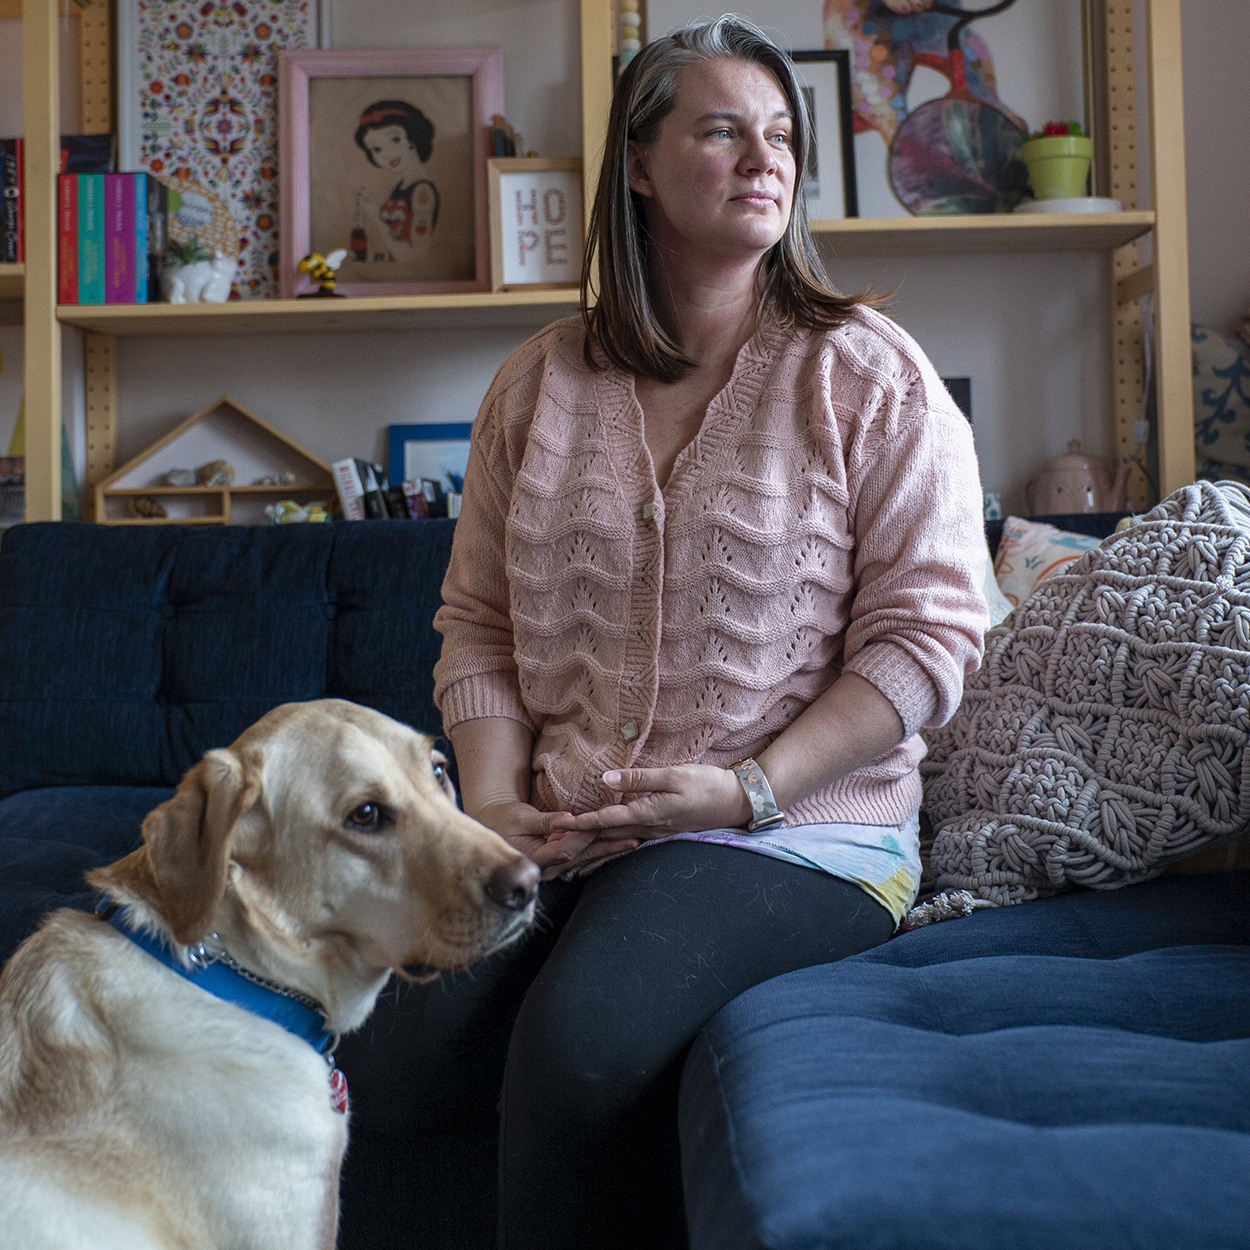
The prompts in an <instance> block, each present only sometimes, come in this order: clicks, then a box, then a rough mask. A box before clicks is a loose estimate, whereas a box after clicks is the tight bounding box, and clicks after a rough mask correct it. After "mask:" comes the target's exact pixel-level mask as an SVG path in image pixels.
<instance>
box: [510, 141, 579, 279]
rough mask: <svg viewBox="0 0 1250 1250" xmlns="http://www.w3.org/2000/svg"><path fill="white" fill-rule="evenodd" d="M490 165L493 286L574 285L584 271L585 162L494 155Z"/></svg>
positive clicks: (567, 159)
mask: <svg viewBox="0 0 1250 1250" xmlns="http://www.w3.org/2000/svg"><path fill="white" fill-rule="evenodd" d="M488 165H489V170H490V255H491V289H492V290H495V291H509V290H513V289H515V288H517V287H527V288H533V287H575V286H577V285H578V283H579V282H580V281H581V274H582V236H583V225H582V222H583V213H582V162H581V160H580V158H577V157H539V156H531V157H520V156H517V157H511V156H505V157H496V158H495V159H494V160H491V161H490V162H489V163H488Z"/></svg>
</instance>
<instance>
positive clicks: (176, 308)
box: [56, 290, 577, 338]
mask: <svg viewBox="0 0 1250 1250" xmlns="http://www.w3.org/2000/svg"><path fill="white" fill-rule="evenodd" d="M576 307H577V292H576V291H573V290H562V291H532V292H530V291H482V292H474V293H472V294H469V295H399V296H387V297H364V298H359V299H299V300H296V299H275V300H250V301H246V300H236V301H233V302H231V303H228V304H90V305H87V304H61V305H60V306H59V307H58V308H57V310H56V315H57V319H58V320H59V321H60V322H61V323H62V324H64V325H72V326H78V327H80V328H81V329H84V330H94V331H95V332H97V333H99V334H115V335H120V336H123V337H130V338H133V337H138V336H152V337H156V338H162V337H166V336H177V335H183V334H194V335H203V334H309V333H313V334H316V333H329V332H335V333H342V332H344V331H347V332H351V331H357V332H367V331H373V330H408V329H411V330H429V329H460V328H463V327H465V326H487V325H536V326H538V325H546V324H547V323H548V322H549V321H551V320H552V319H553V317H558V316H561V315H562V313H564V312H568V313H572V312H573V311H574V310H575V309H576Z"/></svg>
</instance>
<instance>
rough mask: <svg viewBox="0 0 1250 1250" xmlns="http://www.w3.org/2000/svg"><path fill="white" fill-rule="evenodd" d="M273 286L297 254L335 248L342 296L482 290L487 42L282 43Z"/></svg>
mask: <svg viewBox="0 0 1250 1250" xmlns="http://www.w3.org/2000/svg"><path fill="white" fill-rule="evenodd" d="M278 66H279V83H278V97H279V119H280V126H281V130H280V137H281V141H280V144H279V152H280V154H281V161H280V165H279V198H280V203H281V209H282V211H281V231H280V236H279V237H280V248H279V289H280V291H281V293H282V295H283V297H284V298H287V299H289V298H291V297H293V296H295V295H301V294H308V293H311V291H312V290H313V283H312V282H311V280H310V279H309V278H308V277H307V276H306V275H304V274H300V273H298V272H297V271H296V265H297V263H298V262H299V260H300V258H301V257H302V256H304V255H306V254H307V253H308V252H320V253H321V254H322V255H323V256H328V255H329V254H330V253H331V252H333V251H337V250H338V249H340V248H341V249H344V250H346V252H347V256H346V259H345V260H344V261H343V263H342V264H341V265H340V266H339V269H338V282H337V285H336V287H335V290H336V292H337V293H339V294H341V295H437V294H449V293H453V292H463V291H485V290H489V289H490V233H489V222H488V217H489V210H488V203H487V186H486V158H487V147H488V142H487V141H488V135H489V130H490V120H489V119H490V116H491V114H492V113H502V112H503V53H502V52H501V51H499V50H498V49H493V48H417V49H410V50H402V49H396V50H389V49H387V50H380V51H357V50H350V49H334V50H325V51H302V52H300V51H292V52H284V53H282V54H281V56H279V58H278Z"/></svg>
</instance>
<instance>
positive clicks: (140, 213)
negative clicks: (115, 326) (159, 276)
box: [126, 174, 148, 304]
mask: <svg viewBox="0 0 1250 1250" xmlns="http://www.w3.org/2000/svg"><path fill="white" fill-rule="evenodd" d="M126 176H127V177H128V178H129V179H130V180H131V190H130V195H131V204H130V211H131V213H132V215H133V216H134V219H135V303H136V304H146V303H147V302H148V176H147V174H127V175H126Z"/></svg>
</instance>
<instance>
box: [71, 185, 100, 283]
mask: <svg viewBox="0 0 1250 1250" xmlns="http://www.w3.org/2000/svg"><path fill="white" fill-rule="evenodd" d="M77 178H78V302H79V303H80V304H103V303H104V175H103V174H78V175H77Z"/></svg>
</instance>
